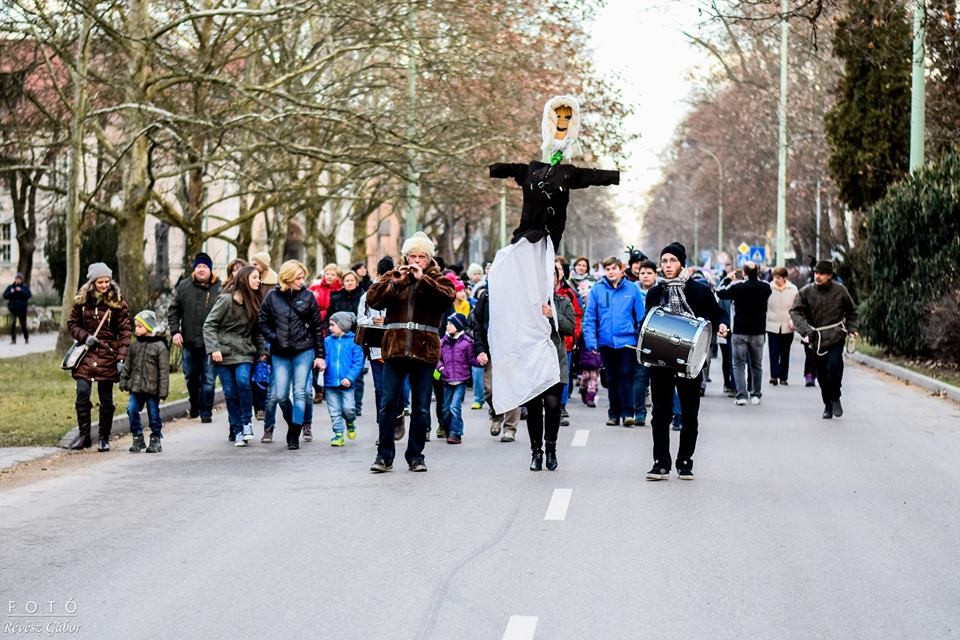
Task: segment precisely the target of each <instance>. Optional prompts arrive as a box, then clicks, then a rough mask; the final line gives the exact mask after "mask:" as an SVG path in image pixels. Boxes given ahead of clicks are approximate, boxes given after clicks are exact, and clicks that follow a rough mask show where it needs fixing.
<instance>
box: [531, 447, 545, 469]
mask: <svg viewBox="0 0 960 640" xmlns="http://www.w3.org/2000/svg"><path fill="white" fill-rule="evenodd" d="M531 452H532V455H531V456H530V471H543V451H542V450H541V449H540V445H539V444H537V445H534V447H532V448H531Z"/></svg>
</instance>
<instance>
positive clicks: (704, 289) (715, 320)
mask: <svg viewBox="0 0 960 640" xmlns="http://www.w3.org/2000/svg"><path fill="white" fill-rule="evenodd" d="M665 289H666V286H665V285H663V284H662V283H660V282H658V283H657V284H655V285H653V286H652V287H651V288H650V291H647V308H646V313H644V316H643V317H644V318H646V317H647V315H649V314H650V312H651V311H653V310H654V309H656V308H657V307H659V306H661V305H663V304H666V302H667V300H666V298H665V295H666V290H665ZM683 295H684V297H685V298H686V299H687V304H688V305H690V310H691V311H693V315H695V316H697V317H698V318H703V319H704V320H709V321H710V323H711V324H712V325H713V327H712V328H713V331H714V333H716V331H717V330H718V329H719V328H720V325H721V324H729V323H730V318H729V317H728V316H727V312H726V311H724V309H723V307H721V306H720V303H718V302H717V298H716V297H715V296H714V295H713V291H711V290H710V287H709V286H708V285H706V284H704V283H702V282H699V281H697V280H693V279H692V278H691V279H690V280H687V284H686V286H684V288H683Z"/></svg>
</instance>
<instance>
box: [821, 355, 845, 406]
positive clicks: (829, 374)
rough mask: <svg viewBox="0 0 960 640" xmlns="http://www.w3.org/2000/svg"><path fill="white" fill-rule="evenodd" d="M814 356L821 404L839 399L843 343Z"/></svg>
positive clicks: (841, 379)
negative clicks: (823, 353) (824, 353)
mask: <svg viewBox="0 0 960 640" xmlns="http://www.w3.org/2000/svg"><path fill="white" fill-rule="evenodd" d="M815 357H816V363H817V381H818V382H819V383H820V397H821V398H823V404H825V405H827V404H830V403H831V402H833V401H834V400H839V399H840V387H841V385H842V383H843V343H842V342H841V343H839V344H835V345H833V346H832V347H830V348H829V349H827V353H826V355H822V356H821V355H815Z"/></svg>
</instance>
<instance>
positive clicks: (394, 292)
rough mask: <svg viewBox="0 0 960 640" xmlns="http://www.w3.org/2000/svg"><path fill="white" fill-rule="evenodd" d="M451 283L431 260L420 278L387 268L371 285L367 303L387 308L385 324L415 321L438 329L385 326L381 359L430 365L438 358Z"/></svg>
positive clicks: (449, 299) (451, 296) (452, 295)
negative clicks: (432, 330)
mask: <svg viewBox="0 0 960 640" xmlns="http://www.w3.org/2000/svg"><path fill="white" fill-rule="evenodd" d="M454 295H455V292H454V289H453V283H452V282H450V280H449V279H447V278H445V277H443V275H442V274H441V273H440V268H439V267H438V266H437V265H436V263H431V264H430V265H429V266H428V267H427V268H426V269H425V270H424V272H423V277H422V278H421V279H420V280H416V279H414V277H413V276H412V275H410V274H409V273H406V274H403V275H402V276H401V275H400V272H399V271H398V270H397V269H394V270H392V271H388V272H387V273H385V274H383V275H382V276H380V279H379V280H377V281H376V282H375V283H373V284H372V285H370V289H369V290H368V291H367V304H368V305H369V306H370V307H371V308H373V309H382V310H384V311H386V320H385V324H388V325H389V324H393V323H397V322H416V323H418V324H422V325H430V326H432V327H436V328H437V333H433V332H430V331H420V330H417V329H387V331H386V333H385V334H384V336H383V344H382V347H381V348H382V353H383V359H384V360H389V359H390V358H412V359H414V360H419V361H421V362H427V363H429V364H436V363H437V362H438V361H439V360H440V336H442V335H443V332H444V328H445V327H446V315H447V312H448V311H449V309H450V305H451V304H452V303H453V299H454Z"/></svg>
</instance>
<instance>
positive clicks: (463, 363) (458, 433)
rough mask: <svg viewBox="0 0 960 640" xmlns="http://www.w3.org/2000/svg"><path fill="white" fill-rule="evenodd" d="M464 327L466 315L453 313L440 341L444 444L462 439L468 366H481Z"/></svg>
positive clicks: (439, 365) (441, 418) (438, 368)
mask: <svg viewBox="0 0 960 640" xmlns="http://www.w3.org/2000/svg"><path fill="white" fill-rule="evenodd" d="M466 326H467V317H466V316H464V315H463V314H462V313H454V314H453V315H451V316H450V317H449V318H447V335H445V336H443V339H442V340H441V341H440V363H439V364H438V365H437V371H439V372H440V380H441V381H442V382H443V407H442V408H441V410H440V424H441V426H442V427H443V429H444V431H446V432H447V444H460V442H461V440H462V438H463V415H462V413H461V409H462V408H463V407H462V405H463V396H464V394H465V393H466V389H467V381H468V380H470V376H471V369H470V367H478V366H480V363H479V362H477V358H476V356H474V355H473V340H471V339H470V336H468V335H467V334H465V333H464V332H463V330H464V329H465V328H466Z"/></svg>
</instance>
